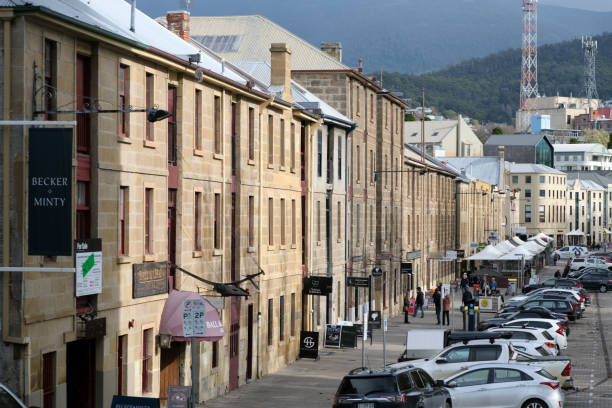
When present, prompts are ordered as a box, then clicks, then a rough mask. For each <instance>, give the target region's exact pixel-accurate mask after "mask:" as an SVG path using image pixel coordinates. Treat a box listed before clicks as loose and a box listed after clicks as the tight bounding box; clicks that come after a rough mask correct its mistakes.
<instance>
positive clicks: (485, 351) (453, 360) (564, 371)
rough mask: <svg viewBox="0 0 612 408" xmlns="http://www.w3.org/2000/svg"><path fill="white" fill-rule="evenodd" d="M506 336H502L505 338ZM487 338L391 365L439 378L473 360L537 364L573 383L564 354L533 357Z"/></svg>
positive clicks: (566, 383) (567, 383)
mask: <svg viewBox="0 0 612 408" xmlns="http://www.w3.org/2000/svg"><path fill="white" fill-rule="evenodd" d="M507 341H508V340H505V342H507ZM505 342H498V341H495V342H494V343H493V344H491V343H490V342H489V341H488V340H474V341H470V342H468V344H454V345H452V346H449V347H447V348H445V349H444V350H442V351H441V352H440V353H438V354H437V355H436V356H435V357H433V358H431V359H421V360H412V361H409V362H405V363H395V364H393V365H392V366H391V367H393V368H405V367H408V366H409V365H410V366H413V367H419V368H422V369H423V370H425V371H427V373H429V375H431V376H432V377H433V378H434V379H435V380H442V379H444V378H447V377H449V376H451V375H454V374H456V373H458V372H459V371H462V370H467V369H469V368H471V367H472V366H475V365H477V364H484V363H485V362H486V363H509V364H517V365H533V366H541V367H543V368H545V369H546V371H548V372H549V373H551V374H552V375H554V376H556V377H557V378H559V380H561V385H562V386H563V387H565V388H571V387H573V380H572V378H571V368H572V364H571V360H570V359H569V358H567V357H564V356H556V357H553V356H546V357H544V356H542V357H535V356H530V355H528V354H526V353H523V352H521V351H518V350H516V349H515V348H514V347H513V346H512V344H510V343H505Z"/></svg>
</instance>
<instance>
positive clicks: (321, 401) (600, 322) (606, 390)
mask: <svg viewBox="0 0 612 408" xmlns="http://www.w3.org/2000/svg"><path fill="white" fill-rule="evenodd" d="M557 268H559V266H557V267H555V268H546V269H545V271H544V272H543V274H542V277H541V278H542V279H546V278H548V277H551V276H552V274H553V272H554V271H555V270H556V269H557ZM592 295H593V296H592V298H593V304H592V305H591V307H589V308H587V310H586V312H585V315H584V317H583V318H582V319H580V320H578V321H577V322H575V323H572V324H571V333H570V336H569V347H568V349H567V350H566V351H565V352H564V354H566V355H568V356H569V357H571V359H572V376H573V377H574V383H575V385H576V390H575V391H568V392H566V405H565V407H566V408H584V407H587V408H590V407H593V408H595V407H596V408H604V407H605V408H609V407H612V372H611V368H610V356H609V354H610V353H612V349H610V347H611V346H612V292H610V293H604V294H599V293H597V294H596V293H593V294H592ZM434 319H435V318H434V313H433V312H432V311H431V310H428V311H426V315H425V318H424V319H421V318H419V317H417V318H412V317H411V322H412V323H411V324H410V325H409V326H408V325H405V324H404V323H403V317H396V318H393V319H391V320H390V322H389V331H388V334H387V356H388V357H387V361H395V360H396V359H397V356H398V355H399V354H400V353H401V352H402V351H403V349H404V343H405V341H406V340H405V336H406V330H407V329H408V328H435V327H437V326H436V325H435V324H434ZM453 320H454V322H455V324H456V325H459V324H460V321H459V320H460V319H459V314H458V313H457V315H456V317H455V318H454V319H453ZM604 350H606V351H604ZM361 355H362V354H361V343H360V342H359V347H358V348H357V349H329V348H325V349H322V350H321V352H320V359H319V360H318V361H314V360H306V359H301V360H298V361H297V362H296V363H294V364H292V365H290V366H288V367H285V368H283V369H281V370H279V371H278V372H277V373H275V374H272V375H269V376H265V377H263V378H262V379H259V380H257V381H253V382H252V383H250V384H247V385H244V386H242V387H240V388H239V389H238V390H236V391H233V392H231V393H229V394H226V395H224V396H221V397H219V398H216V399H213V400H210V401H207V402H206V403H205V404H202V405H200V407H211V408H225V407H249V408H264V407H265V408H270V407H291V408H314V407H330V406H331V398H332V396H333V395H334V393H335V391H336V389H337V387H338V384H339V382H340V380H341V379H342V376H343V375H344V374H346V373H347V372H348V371H349V370H351V369H353V368H355V367H360V366H361ZM365 364H366V366H368V367H380V366H382V364H383V353H382V338H381V333H380V330H378V331H375V334H374V342H373V344H371V345H370V344H369V342H368V344H367V345H366V363H365Z"/></svg>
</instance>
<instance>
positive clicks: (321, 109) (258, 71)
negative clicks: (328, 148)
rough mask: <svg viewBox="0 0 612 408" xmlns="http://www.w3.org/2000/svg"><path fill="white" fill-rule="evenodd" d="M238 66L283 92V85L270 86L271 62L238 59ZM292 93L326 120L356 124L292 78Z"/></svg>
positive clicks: (306, 106)
mask: <svg viewBox="0 0 612 408" xmlns="http://www.w3.org/2000/svg"><path fill="white" fill-rule="evenodd" d="M234 64H235V65H236V66H237V67H238V68H240V69H241V70H243V71H244V72H246V73H247V74H248V75H250V76H252V77H253V78H255V79H256V80H257V81H259V82H261V83H263V84H264V85H266V86H268V87H269V89H270V90H271V91H273V92H278V93H280V92H282V87H278V89H276V88H277V87H274V86H270V64H268V63H267V62H260V61H237V62H235V63H234ZM291 94H292V96H293V101H294V102H295V103H296V104H298V105H299V106H301V107H303V108H305V109H311V110H315V111H317V114H321V115H322V116H323V121H324V122H326V121H327V122H329V121H332V122H336V123H338V122H339V124H341V125H342V126H345V127H351V126H354V125H355V123H354V122H352V121H351V120H350V119H349V118H347V117H346V116H344V115H343V114H341V113H340V112H338V111H337V110H335V109H334V108H332V107H331V106H329V105H328V104H326V103H325V102H323V101H322V100H321V99H320V98H318V97H317V96H315V95H314V94H312V93H310V92H309V91H308V90H307V89H306V88H304V87H303V86H301V85H300V84H298V83H297V82H295V81H294V80H291Z"/></svg>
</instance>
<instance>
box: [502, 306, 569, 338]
mask: <svg viewBox="0 0 612 408" xmlns="http://www.w3.org/2000/svg"><path fill="white" fill-rule="evenodd" d="M498 317H500V318H502V319H508V320H516V319H524V318H528V317H536V318H542V319H555V320H558V321H559V322H560V323H561V324H562V325H563V326H564V327H568V325H567V322H568V318H567V315H564V314H561V313H554V312H551V311H550V310H548V309H546V308H545V307H532V308H531V309H529V310H523V311H519V312H511V313H504V314H499V315H498ZM568 329H569V327H568ZM567 333H568V334H569V331H567Z"/></svg>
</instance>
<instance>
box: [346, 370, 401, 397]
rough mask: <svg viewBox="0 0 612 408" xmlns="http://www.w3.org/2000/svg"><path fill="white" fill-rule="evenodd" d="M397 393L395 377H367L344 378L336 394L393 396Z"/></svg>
mask: <svg viewBox="0 0 612 408" xmlns="http://www.w3.org/2000/svg"><path fill="white" fill-rule="evenodd" d="M394 393H397V385H396V383H395V377H393V376H390V375H385V376H371V377H370V376H368V377H345V378H344V379H343V380H342V383H341V384H340V387H339V388H338V394H352V395H364V396H369V395H372V394H394Z"/></svg>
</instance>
